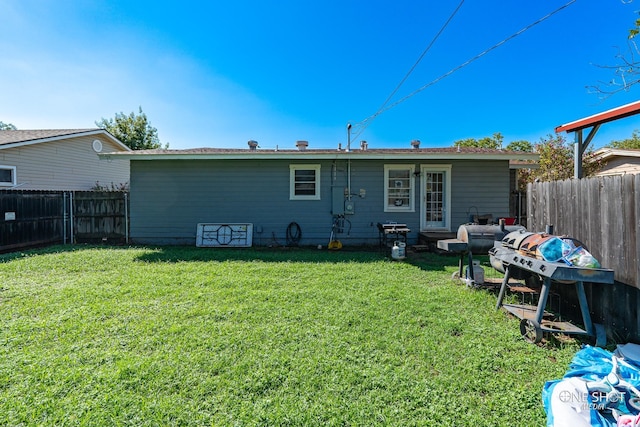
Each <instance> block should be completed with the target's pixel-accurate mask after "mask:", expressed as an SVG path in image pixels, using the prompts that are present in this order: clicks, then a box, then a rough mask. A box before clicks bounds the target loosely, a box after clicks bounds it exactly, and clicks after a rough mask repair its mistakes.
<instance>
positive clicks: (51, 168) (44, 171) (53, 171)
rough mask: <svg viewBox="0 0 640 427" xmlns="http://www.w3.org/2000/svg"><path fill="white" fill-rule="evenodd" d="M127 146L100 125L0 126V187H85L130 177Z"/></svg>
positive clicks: (107, 184)
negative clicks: (118, 155)
mask: <svg viewBox="0 0 640 427" xmlns="http://www.w3.org/2000/svg"><path fill="white" fill-rule="evenodd" d="M128 151H131V150H130V149H129V147H127V146H126V145H124V144H123V143H122V142H120V141H119V140H118V139H117V138H115V137H114V136H113V135H111V134H110V133H109V132H107V131H105V130H103V129H55V130H0V189H13V188H17V189H21V190H90V189H91V188H94V187H95V186H96V183H99V185H101V186H103V187H109V188H111V186H112V185H113V186H114V187H120V186H121V185H126V184H127V183H128V181H129V162H128V161H127V160H124V159H123V160H106V159H100V158H99V157H98V153H101V152H128Z"/></svg>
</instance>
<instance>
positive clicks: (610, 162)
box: [594, 148, 640, 176]
mask: <svg viewBox="0 0 640 427" xmlns="http://www.w3.org/2000/svg"><path fill="white" fill-rule="evenodd" d="M594 159H599V160H601V161H602V162H603V167H602V169H600V171H599V172H598V173H597V174H596V175H597V176H607V175H624V174H626V173H629V174H636V173H640V150H620V149H617V148H600V149H598V150H596V151H595V152H594Z"/></svg>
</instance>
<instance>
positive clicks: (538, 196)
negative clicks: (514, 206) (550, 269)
mask: <svg viewBox="0 0 640 427" xmlns="http://www.w3.org/2000/svg"><path fill="white" fill-rule="evenodd" d="M527 206H528V213H529V216H528V220H527V223H528V229H529V230H530V231H544V230H545V228H546V226H547V225H550V224H552V225H553V226H554V233H555V234H562V235H567V236H571V237H573V238H576V239H578V240H580V241H581V242H582V243H584V244H585V246H586V247H587V248H588V249H589V251H590V252H591V253H592V254H593V255H594V256H595V257H596V258H597V259H598V260H599V261H600V263H601V264H602V266H603V267H606V268H611V269H613V270H614V272H615V280H616V282H615V283H614V284H613V285H606V284H587V285H586V287H585V290H586V294H587V300H588V302H589V307H590V310H591V312H592V316H593V318H594V321H596V322H598V323H603V324H604V325H605V326H606V329H607V332H608V333H609V336H610V337H612V338H614V339H616V340H618V341H620V340H622V341H624V340H631V341H636V342H640V316H639V314H640V262H639V260H638V256H640V240H639V237H640V175H630V174H629V175H624V176H622V175H618V176H607V177H597V178H586V179H580V180H566V181H556V182H544V183H535V184H530V185H529V187H528V195H527ZM557 291H558V293H559V295H560V297H561V299H562V306H563V310H565V311H564V312H563V313H566V314H568V313H573V314H577V316H578V317H577V318H578V319H579V318H580V317H579V316H580V312H579V310H578V307H577V304H576V301H577V299H576V296H575V293H574V292H572V287H571V286H558V289H557Z"/></svg>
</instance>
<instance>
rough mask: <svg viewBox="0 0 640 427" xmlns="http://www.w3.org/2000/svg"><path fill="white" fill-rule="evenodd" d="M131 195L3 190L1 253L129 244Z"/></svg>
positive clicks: (0, 214)
mask: <svg viewBox="0 0 640 427" xmlns="http://www.w3.org/2000/svg"><path fill="white" fill-rule="evenodd" d="M128 236H129V195H128V193H126V192H118V191H38V190H0V251H2V252H8V251H12V250H17V249H21V248H27V247H33V246H42V245H47V244H54V243H63V244H64V243H72V242H95V241H110V242H125V243H126V242H128Z"/></svg>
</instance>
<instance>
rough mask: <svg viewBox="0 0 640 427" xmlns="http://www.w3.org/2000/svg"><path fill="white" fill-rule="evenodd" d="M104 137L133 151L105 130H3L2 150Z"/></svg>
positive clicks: (1, 137)
mask: <svg viewBox="0 0 640 427" xmlns="http://www.w3.org/2000/svg"><path fill="white" fill-rule="evenodd" d="M92 135H102V136H104V137H106V138H108V139H110V140H111V141H112V142H113V143H114V144H116V145H118V146H120V147H121V148H122V149H123V150H124V151H131V149H130V148H129V147H127V146H126V145H124V144H123V143H122V142H120V140H118V138H116V137H115V136H113V135H111V134H110V133H109V132H107V131H106V130H104V129H95V128H94V129H39V130H1V131H0V150H3V149H8V148H14V147H20V146H23V145H31V144H40V143H44V142H51V141H58V140H61V139H68V138H75V137H81V136H92Z"/></svg>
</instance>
